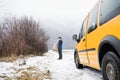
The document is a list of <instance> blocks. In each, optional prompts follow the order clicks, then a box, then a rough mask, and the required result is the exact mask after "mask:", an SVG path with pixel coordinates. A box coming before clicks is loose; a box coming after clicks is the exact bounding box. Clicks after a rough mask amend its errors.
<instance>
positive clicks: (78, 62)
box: [74, 52, 83, 69]
mask: <svg viewBox="0 0 120 80" xmlns="http://www.w3.org/2000/svg"><path fill="white" fill-rule="evenodd" d="M74 62H75V65H76V68H77V69H82V68H83V65H82V64H80V60H79V56H78V53H76V52H75V54H74Z"/></svg>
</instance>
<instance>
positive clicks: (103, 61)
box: [73, 0, 120, 80]
mask: <svg viewBox="0 0 120 80" xmlns="http://www.w3.org/2000/svg"><path fill="white" fill-rule="evenodd" d="M73 40H75V41H76V48H75V52H74V61H75V64H76V67H77V68H83V65H86V66H90V67H92V68H95V69H99V70H101V71H102V73H103V78H104V80H120V0H99V2H97V4H96V5H95V6H94V7H93V8H92V10H91V11H90V12H89V13H88V15H87V16H86V18H85V19H84V21H83V24H82V26H81V30H80V33H79V36H77V34H75V35H73Z"/></svg>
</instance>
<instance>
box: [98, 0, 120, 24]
mask: <svg viewBox="0 0 120 80" xmlns="http://www.w3.org/2000/svg"><path fill="white" fill-rule="evenodd" d="M100 11H101V12H100V25H102V24H104V23H106V22H107V21H109V20H110V19H112V18H114V17H115V16H117V15H118V14H119V13H120V0H102V4H101V10H100Z"/></svg>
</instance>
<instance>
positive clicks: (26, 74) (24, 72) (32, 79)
mask: <svg viewBox="0 0 120 80" xmlns="http://www.w3.org/2000/svg"><path fill="white" fill-rule="evenodd" d="M12 69H14V70H15V71H16V72H15V73H13V74H21V75H20V76H15V77H14V78H10V77H7V76H2V77H3V78H4V79H5V80H44V79H48V80H50V78H51V73H50V71H49V70H46V71H43V72H42V71H40V70H39V69H38V68H37V67H35V66H34V67H31V66H30V67H28V68H19V69H17V68H14V67H12Z"/></svg>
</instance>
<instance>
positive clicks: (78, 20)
mask: <svg viewBox="0 0 120 80" xmlns="http://www.w3.org/2000/svg"><path fill="white" fill-rule="evenodd" d="M97 1H98V0H0V21H2V18H3V17H5V16H9V15H12V16H17V17H21V16H30V17H33V18H34V19H35V20H37V21H40V24H41V27H42V28H43V29H44V30H45V31H46V33H47V35H48V36H49V37H50V39H49V41H48V46H49V49H52V46H53V43H55V42H57V38H58V36H61V37H62V38H63V49H74V46H75V41H73V40H72V35H73V34H76V33H77V34H78V33H79V31H80V27H81V24H82V21H83V20H84V18H85V17H86V15H87V13H88V12H89V11H90V10H91V8H92V7H93V6H94V5H95V3H96V2H97Z"/></svg>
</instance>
